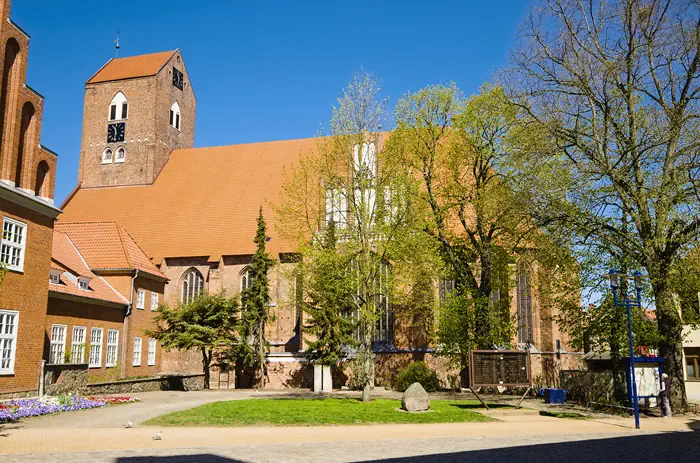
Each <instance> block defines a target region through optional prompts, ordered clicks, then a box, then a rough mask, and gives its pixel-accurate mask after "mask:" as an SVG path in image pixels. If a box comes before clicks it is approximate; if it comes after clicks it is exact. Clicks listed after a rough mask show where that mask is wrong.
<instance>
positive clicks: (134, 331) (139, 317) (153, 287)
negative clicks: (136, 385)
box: [123, 276, 165, 377]
mask: <svg viewBox="0 0 700 463" xmlns="http://www.w3.org/2000/svg"><path fill="white" fill-rule="evenodd" d="M164 288H165V283H164V282H160V281H156V280H153V279H151V278H147V277H143V276H139V277H137V278H136V280H135V281H134V293H133V299H132V300H133V305H132V310H131V314H130V315H129V317H128V318H127V327H126V333H125V335H126V357H125V358H126V361H125V362H124V372H125V376H126V377H130V376H143V375H149V376H152V375H155V374H156V373H160V372H161V366H160V365H161V358H162V353H163V349H162V348H161V346H160V344H159V343H156V361H155V365H148V340H149V337H148V335H146V330H152V329H154V328H155V324H154V323H153V318H154V317H156V315H157V312H154V311H152V310H151V295H152V294H153V293H155V294H158V295H159V296H158V297H159V300H160V301H161V302H163V291H164ZM138 289H143V290H144V291H145V294H146V298H145V304H144V308H143V309H137V308H136V291H137V290H138ZM123 294H128V291H127V292H126V293H123ZM135 337H140V338H141V365H140V366H134V364H133V363H134V362H133V355H134V338H135Z"/></svg>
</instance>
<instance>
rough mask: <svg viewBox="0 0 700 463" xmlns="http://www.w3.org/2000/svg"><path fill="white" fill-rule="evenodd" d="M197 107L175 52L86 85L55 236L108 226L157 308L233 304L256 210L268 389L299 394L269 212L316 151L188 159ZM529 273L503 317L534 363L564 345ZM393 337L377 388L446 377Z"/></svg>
mask: <svg viewBox="0 0 700 463" xmlns="http://www.w3.org/2000/svg"><path fill="white" fill-rule="evenodd" d="M196 105H197V100H196V97H195V93H194V88H193V85H192V83H191V81H190V79H189V75H188V72H187V67H186V66H185V62H184V59H183V57H182V54H181V53H180V51H179V50H175V51H169V52H162V53H154V54H148V55H141V56H133V57H127V58H117V59H112V60H110V61H108V62H107V63H106V64H105V65H104V66H103V67H102V68H101V69H99V70H98V71H97V72H96V73H95V74H94V75H93V76H92V77H90V79H89V80H88V81H87V83H86V85H85V103H84V118H83V134H82V148H81V153H80V166H79V174H78V185H77V187H76V188H75V190H74V191H73V192H72V193H71V195H70V196H69V197H68V199H67V200H66V201H65V204H64V205H63V206H62V209H63V213H62V214H61V216H60V217H59V224H61V223H73V224H84V223H102V222H116V223H118V224H119V225H120V226H122V227H124V229H125V230H127V231H128V233H129V234H130V236H132V237H133V239H134V240H135V242H136V243H138V246H140V248H141V249H143V251H144V252H145V254H146V255H147V257H148V258H149V259H150V260H151V262H152V263H153V264H155V266H157V267H158V270H159V271H160V272H162V274H163V275H165V276H166V277H167V279H168V281H169V282H168V283H167V284H166V285H165V289H164V299H165V302H166V303H170V304H174V303H176V302H177V301H178V300H179V301H188V300H190V299H191V298H192V297H193V296H194V295H195V294H197V293H198V292H199V291H201V290H207V291H219V290H222V289H223V290H226V291H227V292H228V293H229V294H237V293H240V291H241V290H242V289H244V288H245V287H246V285H247V284H248V282H249V276H248V273H247V266H248V264H249V262H250V259H251V256H252V254H253V252H254V250H255V248H254V243H253V240H252V239H253V237H254V235H255V230H256V217H257V213H258V209H259V208H260V207H261V206H262V208H263V213H264V215H265V217H266V219H267V222H268V233H269V242H268V252H269V253H270V255H271V256H272V257H274V258H275V259H276V260H277V261H278V263H279V265H276V266H275V267H274V268H273V270H272V272H271V275H270V283H271V284H270V288H271V297H272V304H273V306H274V307H275V310H276V317H275V320H274V321H273V322H271V323H270V325H271V326H270V327H269V333H268V339H269V340H270V342H271V353H270V356H269V359H268V360H269V371H270V374H271V381H270V383H269V386H270V387H292V386H308V385H309V384H308V368H305V358H304V354H303V347H304V343H303V340H302V335H301V326H300V325H301V323H300V313H299V310H297V308H296V307H295V304H294V302H293V301H291V300H290V294H291V291H290V289H291V288H292V287H293V285H294V282H293V281H289V280H288V279H287V278H286V275H288V274H289V272H288V271H287V270H289V269H290V268H291V266H292V265H293V264H292V263H291V261H292V259H291V257H292V256H293V253H294V252H295V251H296V243H293V242H288V241H285V240H284V239H283V238H282V237H280V236H278V234H277V233H276V231H275V227H274V214H273V212H272V210H271V208H270V207H269V204H270V203H273V204H274V203H275V202H276V201H278V199H279V195H280V192H281V190H282V181H283V170H284V168H285V167H288V166H291V165H293V164H294V163H295V162H296V161H297V159H298V157H299V155H300V154H302V153H305V152H309V151H312V150H314V149H316V142H315V140H314V139H313V138H308V139H298V140H287V141H277V142H266V143H253V144H243V145H231V146H220V147H208V148H194V147H193V143H194V129H195V114H196V109H197V106H196ZM521 267H522V268H521ZM535 273H536V272H534V271H532V269H528V268H526V267H525V266H518V275H516V279H517V280H518V281H517V282H516V284H515V285H514V286H515V290H514V291H517V293H518V294H517V297H513V298H512V300H513V303H512V310H513V313H514V314H518V318H519V320H520V321H519V327H520V329H519V330H518V331H519V333H520V334H519V337H522V336H525V334H523V333H526V336H527V337H528V339H517V340H515V341H520V342H522V341H525V342H526V343H528V344H530V345H532V346H533V347H534V349H533V350H535V351H539V352H543V353H542V354H541V355H550V356H553V355H557V354H561V352H562V351H563V350H564V349H565V343H564V342H563V334H562V333H560V332H559V330H558V327H557V326H556V324H555V323H554V322H553V321H552V319H551V317H548V316H544V315H541V314H540V304H539V303H538V300H537V295H536V291H535V290H534V287H535V286H536V274H535ZM435 286H436V297H438V293H439V291H438V286H444V285H438V284H437V281H436V285H435ZM514 296H516V295H514ZM390 331H391V335H390V339H391V340H392V343H391V346H390V348H389V349H382V352H381V353H380V354H379V355H378V360H377V362H378V378H379V381H380V382H381V378H382V377H383V370H388V369H395V368H397V367H398V366H400V365H402V364H406V363H408V362H410V361H411V360H416V359H424V360H427V361H429V363H431V364H433V365H434V366H435V367H437V368H438V369H440V370H441V371H443V372H444V370H445V369H444V368H442V366H441V365H439V364H440V363H441V362H440V359H438V358H435V357H433V356H432V354H431V351H432V349H430V346H428V345H425V344H424V341H421V342H418V343H417V345H416V343H413V342H412V341H411V339H412V336H408V335H407V334H406V333H408V332H409V331H411V330H410V321H401V320H394V319H393V317H392V326H390ZM394 331H396V332H395V333H394ZM402 331H403V332H404V333H402ZM521 335H522V336H521ZM418 338H420V339H425V337H424V336H418ZM127 342H129V341H128V340H127ZM557 356H558V357H560V355H557ZM199 368H200V363H199V359H198V357H196V356H189V357H188V356H187V355H183V354H177V353H168V354H164V355H163V363H162V365H161V370H162V371H168V372H182V373H185V372H196V371H198V369H199ZM183 370H188V371H183ZM536 370H537V368H536V367H535V370H534V371H533V373H535V374H536V373H537V371H536ZM300 372H302V373H301V374H300ZM443 377H444V375H443ZM213 386H214V387H216V381H214V384H213Z"/></svg>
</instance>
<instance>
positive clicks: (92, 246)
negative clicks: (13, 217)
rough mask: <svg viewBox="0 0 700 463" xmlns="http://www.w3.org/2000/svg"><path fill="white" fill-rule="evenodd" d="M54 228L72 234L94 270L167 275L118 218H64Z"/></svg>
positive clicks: (74, 241) (71, 237) (158, 276)
mask: <svg viewBox="0 0 700 463" xmlns="http://www.w3.org/2000/svg"><path fill="white" fill-rule="evenodd" d="M55 229H56V230H57V231H58V232H61V233H65V234H66V235H67V236H68V237H70V239H71V241H72V242H73V243H75V245H76V246H77V247H78V249H80V253H81V254H82V256H83V257H84V259H85V261H86V262H87V265H88V266H89V267H90V269H91V270H93V271H98V272H99V271H100V270H139V271H141V272H146V273H148V274H151V275H153V276H155V277H157V278H163V279H167V277H166V276H165V275H163V274H162V273H161V271H160V270H158V268H157V267H156V266H155V265H153V263H152V262H151V261H150V259H149V258H148V257H146V254H144V252H143V250H141V248H140V247H139V246H138V244H136V241H134V239H133V238H132V237H131V235H129V233H128V232H127V231H126V230H125V229H124V227H122V226H121V225H120V224H119V223H117V222H114V221H102V222H63V221H62V222H60V223H56V226H55ZM64 264H65V265H69V264H68V263H64Z"/></svg>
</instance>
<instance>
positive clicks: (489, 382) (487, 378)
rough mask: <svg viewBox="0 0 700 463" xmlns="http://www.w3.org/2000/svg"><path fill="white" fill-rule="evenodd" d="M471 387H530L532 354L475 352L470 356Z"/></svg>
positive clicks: (524, 352)
mask: <svg viewBox="0 0 700 463" xmlns="http://www.w3.org/2000/svg"><path fill="white" fill-rule="evenodd" d="M469 383H470V384H469V386H470V387H498V386H502V387H530V386H531V384H532V383H531V376H530V353H529V352H526V351H520V350H474V351H472V352H471V354H470V355H469Z"/></svg>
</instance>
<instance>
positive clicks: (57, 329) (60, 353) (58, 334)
mask: <svg viewBox="0 0 700 463" xmlns="http://www.w3.org/2000/svg"><path fill="white" fill-rule="evenodd" d="M66 328H67V327H66V325H51V348H50V350H49V363H53V364H54V365H58V364H61V363H64V358H65V354H66Z"/></svg>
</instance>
